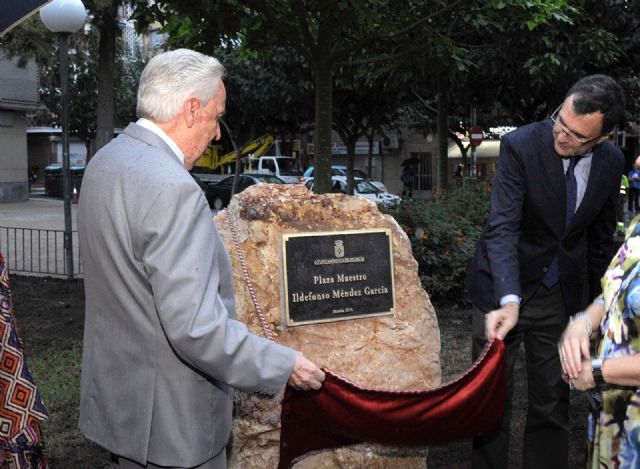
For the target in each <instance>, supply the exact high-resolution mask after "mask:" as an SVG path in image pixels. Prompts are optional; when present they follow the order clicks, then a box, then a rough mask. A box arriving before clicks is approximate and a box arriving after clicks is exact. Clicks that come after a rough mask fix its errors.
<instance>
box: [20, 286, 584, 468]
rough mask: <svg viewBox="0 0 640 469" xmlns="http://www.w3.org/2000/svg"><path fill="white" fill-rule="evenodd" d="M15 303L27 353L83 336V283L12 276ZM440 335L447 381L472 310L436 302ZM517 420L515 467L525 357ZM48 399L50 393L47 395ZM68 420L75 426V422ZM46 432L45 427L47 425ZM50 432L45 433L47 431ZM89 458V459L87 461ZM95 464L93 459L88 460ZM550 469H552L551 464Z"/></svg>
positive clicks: (70, 462) (576, 446)
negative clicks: (53, 343)
mask: <svg viewBox="0 0 640 469" xmlns="http://www.w3.org/2000/svg"><path fill="white" fill-rule="evenodd" d="M11 280H12V283H13V290H14V306H15V310H16V318H17V321H18V327H19V328H20V331H21V335H22V337H23V340H24V341H25V346H26V351H27V357H28V356H30V355H35V354H37V353H39V352H41V351H43V350H45V349H46V348H47V346H48V345H50V344H51V343H52V342H55V343H65V342H68V341H69V340H81V338H82V328H83V308H84V297H83V291H82V281H81V280H74V281H64V280H57V279H43V278H37V277H23V276H12V279H11ZM436 313H437V316H438V321H439V325H440V333H441V339H442V353H441V361H442V371H443V381H448V380H451V379H454V378H455V377H456V376H457V375H458V374H460V373H461V372H463V371H464V370H465V369H466V368H467V367H468V366H469V364H470V363H471V360H470V356H471V341H470V338H469V331H470V330H471V316H470V312H469V309H468V308H463V307H459V306H457V305H436ZM515 394H516V396H519V397H517V398H516V399H515V402H514V414H515V415H514V421H513V423H512V438H513V441H512V452H511V455H510V461H511V464H510V466H509V467H511V468H519V467H521V466H522V442H521V440H522V431H523V428H524V412H525V400H524V399H523V398H522V396H525V395H526V382H525V376H524V371H523V369H522V361H521V360H520V361H519V362H518V370H517V382H516V390H515ZM43 397H44V399H45V401H46V396H43ZM585 421H586V399H584V396H582V395H581V394H580V393H574V395H572V411H571V423H572V428H571V439H570V466H571V468H582V467H584V466H585V462H584V438H585V437H584V436H585V428H584V424H585ZM70 424H74V423H73V422H72V423H70ZM45 432H46V429H45ZM45 434H46V433H45ZM470 454H471V445H470V442H469V441H461V442H458V443H454V444H450V445H447V446H442V447H434V448H431V450H430V452H429V457H428V467H429V468H444V469H463V468H470V467H471V465H470V463H469V460H470ZM103 456H104V453H103V452H102V450H100V449H99V448H97V447H95V446H94V445H91V444H89V443H88V442H85V443H84V444H81V445H77V444H74V445H72V446H71V447H69V449H68V453H67V451H65V457H64V460H59V461H52V469H57V468H65V469H66V468H70V469H74V468H81V467H82V468H85V467H95V466H91V465H89V466H88V465H87V460H93V461H97V460H99V459H98V458H100V457H103ZM83 458H85V459H83ZM89 464H91V463H89ZM549 469H551V468H549Z"/></svg>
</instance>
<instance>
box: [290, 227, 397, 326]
mask: <svg viewBox="0 0 640 469" xmlns="http://www.w3.org/2000/svg"><path fill="white" fill-rule="evenodd" d="M282 277H283V282H282V284H283V285H284V295H283V303H284V312H285V318H286V323H287V325H288V326H298V325H301V324H310V323H317V322H329V321H341V320H345V319H356V318H362V317H369V316H380V315H385V314H393V313H394V311H395V292H394V288H393V260H392V255H391V232H390V231H389V230H387V229H372V230H351V231H328V232H316V233H295V234H285V235H282Z"/></svg>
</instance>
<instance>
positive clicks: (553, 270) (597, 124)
mask: <svg viewBox="0 0 640 469" xmlns="http://www.w3.org/2000/svg"><path fill="white" fill-rule="evenodd" d="M623 109H624V97H623V94H622V90H621V89H620V87H619V86H618V85H617V83H616V82H615V81H614V80H613V79H611V78H610V77H607V76H605V75H593V76H589V77H586V78H583V79H582V80H580V81H578V82H577V83H576V84H575V85H573V87H572V88H571V89H570V90H569V92H568V93H567V95H566V98H565V100H564V102H563V103H562V104H561V105H560V107H558V109H556V111H555V112H554V113H553V114H552V116H551V118H550V119H546V120H544V121H541V122H536V123H533V124H529V125H526V126H523V127H521V128H519V129H517V130H515V131H513V132H511V133H509V134H508V135H506V136H505V137H504V138H503V139H502V142H501V145H500V161H499V164H498V170H497V173H496V178H495V181H494V186H493V193H492V197H491V215H490V218H489V221H488V222H487V225H486V226H485V228H484V231H483V233H482V235H481V237H480V239H479V241H478V244H477V246H476V252H475V255H474V257H473V259H472V261H471V264H470V267H469V271H468V273H467V285H466V286H467V291H468V293H469V296H470V298H471V301H472V303H473V305H474V312H473V339H474V340H473V354H474V358H477V357H478V355H479V353H480V352H481V350H482V348H483V346H484V344H485V341H486V340H487V339H493V338H498V339H504V341H505V345H506V347H507V362H508V368H507V369H508V380H507V381H508V391H507V402H506V408H505V417H504V421H503V425H502V428H501V429H500V430H499V431H498V432H497V433H496V434H495V435H490V436H483V437H479V438H476V439H474V442H473V467H474V468H479V467H493V468H505V467H508V447H509V424H510V418H511V398H512V395H513V369H514V363H515V359H516V356H517V352H518V349H519V347H520V344H521V343H522V342H523V341H524V345H525V352H526V366H527V379H528V394H529V395H528V411H527V422H526V427H525V435H524V467H532V468H533V467H536V468H545V469H551V468H554V469H556V468H562V467H567V465H568V420H569V418H568V407H569V388H568V386H567V384H566V383H565V382H564V381H563V380H562V378H561V366H560V361H559V357H558V349H557V343H558V340H559V338H560V334H561V333H562V331H563V330H564V327H565V325H566V323H567V320H568V318H569V316H570V315H572V314H575V313H577V312H578V311H580V309H581V308H583V307H584V306H585V304H586V303H587V302H588V300H590V299H593V298H594V297H595V296H596V294H597V293H598V292H599V288H600V283H599V281H600V277H601V276H602V274H603V273H604V271H605V269H606V266H607V264H608V263H609V261H610V259H611V257H612V256H613V254H614V252H615V246H614V241H613V233H614V231H615V228H616V203H617V198H618V190H619V185H620V177H621V175H622V170H623V162H624V158H623V155H622V153H621V152H620V150H618V149H617V148H615V147H614V146H613V145H612V144H611V143H610V142H608V141H607V140H608V139H607V136H608V134H609V133H610V132H611V131H612V130H613V128H614V127H615V125H617V124H618V122H619V121H620V120H621V118H622V115H623ZM585 284H588V286H589V288H588V291H583V290H584V289H583V286H584V285H585Z"/></svg>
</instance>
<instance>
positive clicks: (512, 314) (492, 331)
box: [485, 303, 520, 340]
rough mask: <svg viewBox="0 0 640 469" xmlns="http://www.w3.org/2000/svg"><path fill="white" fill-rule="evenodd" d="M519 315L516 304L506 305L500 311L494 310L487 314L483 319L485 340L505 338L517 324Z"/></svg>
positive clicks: (518, 307) (518, 308) (518, 306)
mask: <svg viewBox="0 0 640 469" xmlns="http://www.w3.org/2000/svg"><path fill="white" fill-rule="evenodd" d="M519 315H520V305H519V304H518V303H507V304H505V305H504V306H503V307H502V308H500V309H494V310H493V311H490V312H489V313H487V316H486V317H485V334H486V337H487V340H492V339H496V338H497V339H500V340H503V339H504V338H505V336H506V335H507V334H508V333H509V331H510V330H511V329H513V328H514V327H515V326H516V324H518V316H519Z"/></svg>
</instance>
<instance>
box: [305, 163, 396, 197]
mask: <svg viewBox="0 0 640 469" xmlns="http://www.w3.org/2000/svg"><path fill="white" fill-rule="evenodd" d="M347 175H348V174H347V167H346V166H341V165H332V166H331V176H347ZM312 177H313V165H312V166H309V167H308V168H307V169H306V171H305V172H304V175H303V176H302V179H301V180H300V182H303V183H306V182H307V181H308V180H309V179H311V178H312ZM353 177H354V178H362V179H366V180H367V181H369V182H370V183H371V184H373V185H374V186H376V187H377V188H378V190H380V191H382V192H387V187H386V186H385V185H384V183H383V182H382V181H374V180H372V179H369V178H368V177H367V175H366V173H365V172H364V171H362V170H360V169H354V170H353Z"/></svg>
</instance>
